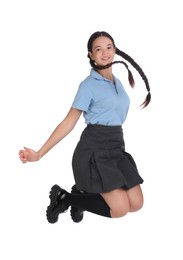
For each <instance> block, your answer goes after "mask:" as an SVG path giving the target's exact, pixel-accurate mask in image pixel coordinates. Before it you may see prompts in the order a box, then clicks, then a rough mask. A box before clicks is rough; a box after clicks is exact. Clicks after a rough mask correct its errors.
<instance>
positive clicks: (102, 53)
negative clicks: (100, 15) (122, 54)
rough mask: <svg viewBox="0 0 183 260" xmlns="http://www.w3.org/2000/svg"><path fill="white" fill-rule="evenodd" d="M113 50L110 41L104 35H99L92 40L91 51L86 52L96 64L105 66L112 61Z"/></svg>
mask: <svg viewBox="0 0 183 260" xmlns="http://www.w3.org/2000/svg"><path fill="white" fill-rule="evenodd" d="M115 51H116V49H115V47H114V45H113V43H112V41H111V40H110V39H109V38H108V37H106V36H100V37H98V38H97V39H95V40H94V41H93V44H92V52H89V53H88V54H89V56H90V58H91V59H92V60H93V61H95V63H96V65H98V66H105V65H107V64H109V63H111V62H112V61H113V59H114V56H115Z"/></svg>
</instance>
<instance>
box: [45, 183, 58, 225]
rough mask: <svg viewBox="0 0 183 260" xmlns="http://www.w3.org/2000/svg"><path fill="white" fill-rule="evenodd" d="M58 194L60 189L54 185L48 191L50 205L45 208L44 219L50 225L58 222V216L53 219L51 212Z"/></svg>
mask: <svg viewBox="0 0 183 260" xmlns="http://www.w3.org/2000/svg"><path fill="white" fill-rule="evenodd" d="M60 192H61V188H60V187H59V186H58V185H57V184H55V185H54V186H53V187H52V188H51V191H50V195H49V198H50V205H49V206H48V207H47V211H46V217H47V220H48V222H49V223H51V224H53V223H56V222H57V221H58V216H57V217H56V218H53V216H52V211H53V208H54V206H55V203H56V201H57V197H58V195H59V193H60Z"/></svg>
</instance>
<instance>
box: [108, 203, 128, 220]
mask: <svg viewBox="0 0 183 260" xmlns="http://www.w3.org/2000/svg"><path fill="white" fill-rule="evenodd" d="M128 212H129V205H123V206H121V205H120V206H118V207H114V208H112V209H111V212H110V213H111V217H112V218H121V217H124V216H125V215H126V214H127V213H128Z"/></svg>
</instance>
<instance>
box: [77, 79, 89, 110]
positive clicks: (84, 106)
mask: <svg viewBox="0 0 183 260" xmlns="http://www.w3.org/2000/svg"><path fill="white" fill-rule="evenodd" d="M91 101H92V93H91V90H90V88H89V86H88V85H87V84H82V83H81V84H80V86H79V88H78V91H77V93H76V96H75V98H74V101H73V103H72V107H73V108H76V109H79V110H82V111H85V112H86V111H87V110H88V108H89V106H90V103H91Z"/></svg>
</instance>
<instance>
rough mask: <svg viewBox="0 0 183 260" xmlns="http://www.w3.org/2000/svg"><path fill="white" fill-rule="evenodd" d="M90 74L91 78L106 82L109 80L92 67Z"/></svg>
mask: <svg viewBox="0 0 183 260" xmlns="http://www.w3.org/2000/svg"><path fill="white" fill-rule="evenodd" d="M90 76H92V77H93V78H95V79H97V80H105V81H108V82H111V81H110V80H109V79H106V78H104V77H102V76H101V75H100V74H99V73H98V72H97V71H96V70H94V69H93V68H92V69H91V71H90Z"/></svg>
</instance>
